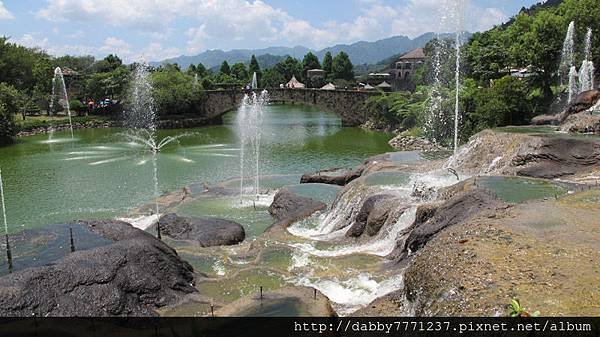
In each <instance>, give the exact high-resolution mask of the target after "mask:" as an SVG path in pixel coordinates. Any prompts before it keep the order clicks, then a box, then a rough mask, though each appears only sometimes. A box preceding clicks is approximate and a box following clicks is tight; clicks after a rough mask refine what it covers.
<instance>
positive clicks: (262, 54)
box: [152, 33, 435, 68]
mask: <svg viewBox="0 0 600 337" xmlns="http://www.w3.org/2000/svg"><path fill="white" fill-rule="evenodd" d="M434 36H435V34H434V33H425V34H423V35H420V36H418V37H416V38H414V39H411V38H409V37H407V36H394V37H390V38H386V39H382V40H378V41H375V42H367V41H359V42H356V43H352V44H338V45H335V46H332V47H327V48H324V49H321V50H313V49H310V48H306V47H303V46H296V47H269V48H262V49H234V50H230V51H223V50H218V49H215V50H207V51H205V52H202V53H200V54H198V55H194V56H179V57H175V58H171V59H166V60H164V61H161V62H153V63H152V65H155V66H157V65H160V64H163V63H177V64H178V65H179V66H180V67H182V68H187V67H188V66H189V65H190V64H198V63H202V64H203V65H204V66H205V67H206V68H213V67H217V66H219V65H220V64H221V63H222V62H223V61H224V60H225V61H227V62H228V63H229V64H233V63H237V62H243V63H247V62H248V61H249V60H250V58H251V57H252V55H256V57H257V58H258V61H259V64H260V66H261V67H262V68H269V67H271V66H273V64H275V63H277V62H278V61H279V60H281V59H282V58H283V57H285V56H288V55H289V56H292V57H295V58H298V59H302V58H303V57H304V55H305V54H307V53H308V52H312V53H314V54H315V55H317V56H318V57H319V59H320V60H322V59H323V56H325V53H327V52H331V54H332V55H333V56H335V55H336V54H338V53H339V52H340V51H344V52H346V53H347V54H348V56H349V57H350V61H352V63H353V64H355V65H359V64H375V63H377V62H380V61H381V60H384V59H386V58H389V57H390V56H392V55H397V54H403V53H405V52H408V51H410V50H412V49H415V48H419V47H423V46H425V44H426V43H427V42H428V41H429V40H431V39H432V38H433V37H434Z"/></svg>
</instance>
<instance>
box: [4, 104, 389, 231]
mask: <svg viewBox="0 0 600 337" xmlns="http://www.w3.org/2000/svg"><path fill="white" fill-rule="evenodd" d="M235 115H236V113H235V112H231V113H229V114H227V115H226V116H225V117H224V124H223V125H219V126H208V127H202V128H196V129H191V130H181V129H180V130H160V131H159V132H158V137H159V138H162V137H165V136H173V135H178V134H181V133H185V132H189V133H192V135H191V136H190V137H187V138H183V139H181V140H180V144H169V145H168V146H167V147H165V148H164V149H163V150H162V151H161V152H160V153H159V154H158V161H157V162H158V170H159V176H160V190H161V192H166V191H173V190H178V189H181V188H182V187H183V186H186V185H188V184H190V183H192V182H215V181H220V180H224V179H228V178H232V177H236V176H239V157H238V155H239V144H238V137H237V136H236V130H235ZM122 132H123V130H120V129H86V130H76V131H75V140H74V141H70V139H69V138H70V134H69V132H68V131H67V132H56V133H54V134H41V135H36V136H31V137H24V138H20V139H19V141H18V143H17V144H14V145H10V146H6V147H0V168H2V174H3V178H4V185H5V186H4V187H5V194H6V208H7V218H8V222H9V227H10V231H11V232H15V231H18V230H21V229H22V228H36V227H40V226H42V225H45V224H53V223H61V222H64V221H67V220H71V219H81V218H108V217H115V216H120V215H124V214H125V213H127V211H128V210H129V209H130V208H133V207H135V206H138V205H140V204H142V203H145V202H148V201H150V200H152V199H153V197H154V192H153V187H152V163H151V160H150V157H151V155H150V154H149V152H148V151H146V150H145V149H143V148H140V147H138V146H135V145H133V144H130V143H127V142H126V141H125V140H124V138H123V137H122V136H121V135H120V133H122ZM389 139H390V135H389V134H386V133H380V132H371V131H365V130H362V129H360V128H344V127H342V126H341V120H340V119H339V118H338V117H336V116H335V115H332V114H329V113H325V112H323V111H321V110H319V109H315V108H310V107H306V106H300V105H293V106H292V105H272V106H268V107H267V108H266V111H265V122H264V126H263V138H262V148H261V174H265V175H272V174H279V175H282V174H285V175H287V176H284V177H287V178H282V179H275V180H273V182H272V183H270V180H269V179H266V181H265V185H263V187H267V188H268V187H270V185H273V186H272V187H273V188H275V187H277V186H279V185H281V184H282V182H283V183H294V180H295V183H297V182H298V180H296V179H299V176H300V174H302V173H306V172H310V171H315V170H318V169H323V168H328V167H341V166H350V165H356V164H358V163H360V162H362V161H363V160H364V159H365V158H366V157H369V156H372V155H376V154H380V153H384V152H388V151H391V150H392V148H391V147H390V146H389V145H388V144H387V141H388V140H389ZM328 193H329V192H328ZM326 194H327V193H326ZM324 198H326V199H330V198H331V196H326V197H324ZM205 208H206V209H211V211H213V210H214V207H210V205H207V206H206V207H205ZM217 208H218V207H217ZM243 211H244V210H240V214H239V216H241V213H243ZM189 213H190V214H193V215H203V214H202V209H195V210H189ZM218 213H219V212H216V213H215V214H212V215H215V216H218V215H220V214H218ZM258 213H262V215H259V214H258ZM264 213H265V212H264V208H263V209H262V212H257V214H256V216H255V217H254V216H252V215H251V217H253V218H252V219H251V221H263V220H264V219H263V218H262V217H263V216H264ZM246 214H247V213H246ZM205 215H211V214H205ZM236 216H237V215H235V214H233V217H234V218H236ZM233 220H235V219H233Z"/></svg>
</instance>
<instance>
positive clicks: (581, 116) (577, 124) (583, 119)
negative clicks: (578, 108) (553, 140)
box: [560, 111, 600, 135]
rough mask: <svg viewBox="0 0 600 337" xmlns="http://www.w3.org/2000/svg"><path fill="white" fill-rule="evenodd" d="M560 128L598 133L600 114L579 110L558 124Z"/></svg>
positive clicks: (570, 131)
mask: <svg viewBox="0 0 600 337" xmlns="http://www.w3.org/2000/svg"><path fill="white" fill-rule="evenodd" d="M560 130H561V131H564V132H569V133H593V134H596V135H599V134H600V115H594V114H592V113H590V112H587V111H585V112H580V113H577V114H574V115H571V116H569V117H567V119H566V120H565V121H564V123H563V124H562V125H561V126H560Z"/></svg>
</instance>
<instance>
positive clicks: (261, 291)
mask: <svg viewBox="0 0 600 337" xmlns="http://www.w3.org/2000/svg"><path fill="white" fill-rule="evenodd" d="M262 299H263V288H262V286H260V300H261V301H262Z"/></svg>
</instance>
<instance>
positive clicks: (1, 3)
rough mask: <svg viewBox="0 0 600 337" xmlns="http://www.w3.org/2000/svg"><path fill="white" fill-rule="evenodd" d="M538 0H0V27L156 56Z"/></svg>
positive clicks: (337, 37)
mask: <svg viewBox="0 0 600 337" xmlns="http://www.w3.org/2000/svg"><path fill="white" fill-rule="evenodd" d="M538 1H540V0H509V1H506V0H496V1H492V0H394V1H392V0H318V1H317V0H302V1H299V0H291V1H290V0H263V1H255V0H45V1H39V0H0V32H2V33H1V34H2V35H6V36H10V37H11V40H12V41H13V42H17V43H20V44H23V45H26V46H29V47H34V46H35V47H40V48H42V49H44V50H47V51H48V52H49V53H51V54H54V55H63V54H75V55H88V54H89V55H94V56H97V57H104V56H105V55H107V54H109V53H116V54H118V55H119V56H121V57H122V58H123V59H125V60H126V61H128V62H130V61H135V60H142V59H143V60H147V61H156V60H162V59H165V58H168V57H174V56H179V55H194V54H197V53H199V52H202V51H205V50H208V49H224V50H230V49H236V48H262V47H268V46H295V45H303V46H306V47H310V48H317V49H318V48H323V47H326V46H330V45H334V44H337V43H352V42H356V41H360V40H365V41H375V40H378V39H382V38H386V37H390V36H394V35H407V36H409V37H416V36H418V35H420V34H422V33H426V32H430V31H446V32H447V31H451V30H454V29H455V28H456V25H455V23H456V22H458V21H457V20H455V19H453V17H446V16H448V15H450V14H452V13H455V12H456V11H455V10H452V8H453V7H452V6H454V4H455V3H457V2H464V3H467V4H466V6H465V7H461V8H464V14H463V15H464V18H465V20H464V21H463V24H462V28H464V29H466V30H469V31H479V30H485V29H488V28H490V27H492V26H493V25H496V24H499V23H502V22H504V21H506V19H508V18H509V17H511V16H513V15H514V14H516V13H517V12H518V10H519V9H520V8H521V7H523V6H530V5H532V4H534V3H536V2H538Z"/></svg>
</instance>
